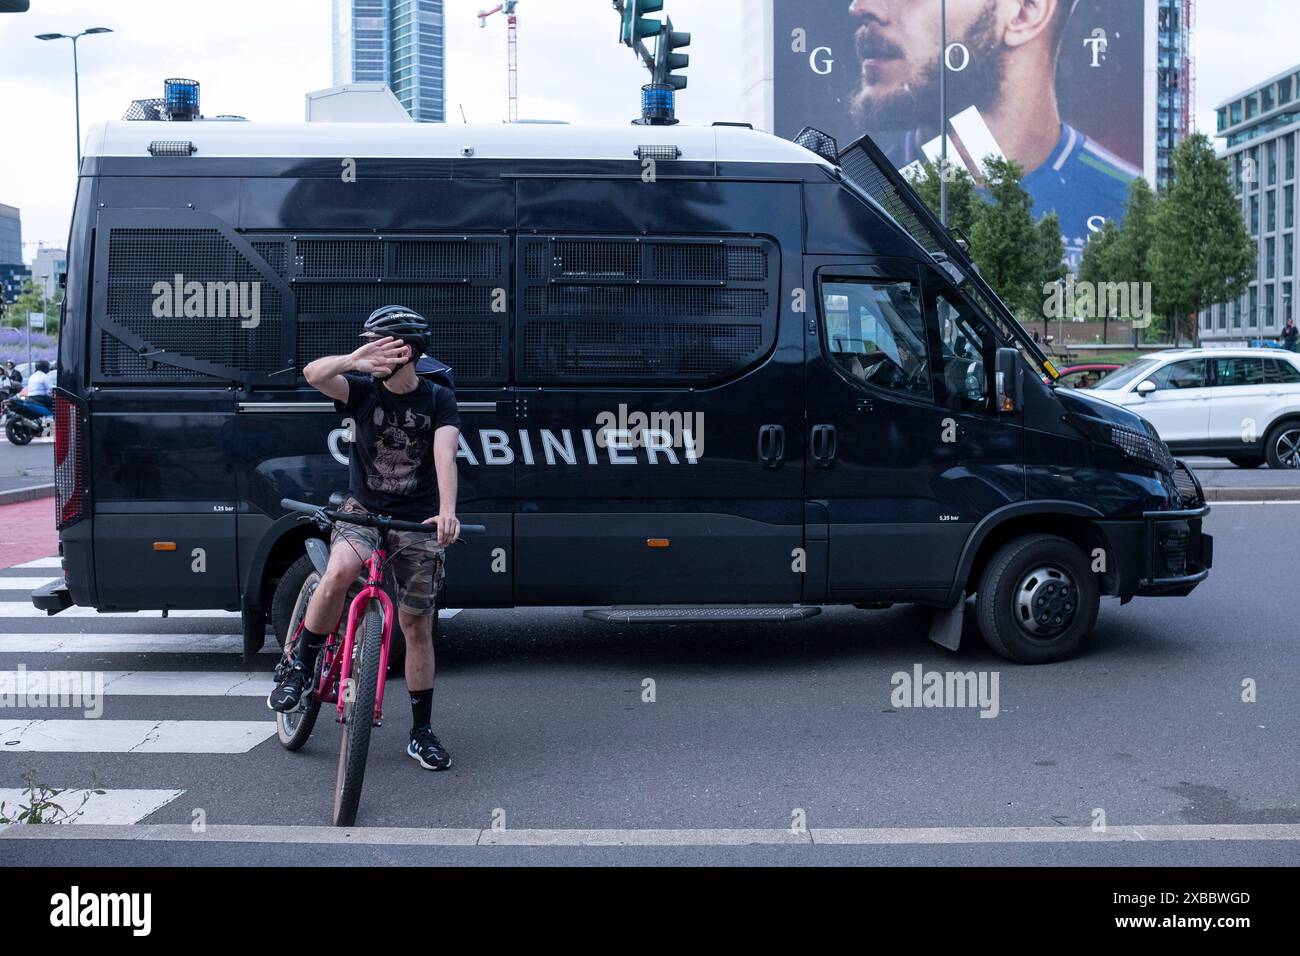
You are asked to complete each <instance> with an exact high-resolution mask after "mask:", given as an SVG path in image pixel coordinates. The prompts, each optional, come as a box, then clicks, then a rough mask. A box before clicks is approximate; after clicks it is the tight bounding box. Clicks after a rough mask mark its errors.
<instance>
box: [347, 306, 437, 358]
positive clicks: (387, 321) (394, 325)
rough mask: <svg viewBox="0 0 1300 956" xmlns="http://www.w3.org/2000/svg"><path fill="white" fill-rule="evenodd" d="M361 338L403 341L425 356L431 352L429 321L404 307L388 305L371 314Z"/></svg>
mask: <svg viewBox="0 0 1300 956" xmlns="http://www.w3.org/2000/svg"><path fill="white" fill-rule="evenodd" d="M361 337H362V338H368V339H383V338H394V339H401V340H402V341H403V342H405V343H406V344H407V345H409V346H411V347H412V348H414V349H415V350H416V351H417V352H418V353H419V354H421V355H423V354H424V353H425V352H428V351H429V321H428V319H426V318H425V317H424V316H422V315H421V314H420V313H419V312H415V311H413V310H411V309H408V308H407V307H406V306H404V305H386V306H384V307H383V308H379V309H375V311H374V312H371V313H370V318H368V319H366V324H365V325H364V326H362V328H361Z"/></svg>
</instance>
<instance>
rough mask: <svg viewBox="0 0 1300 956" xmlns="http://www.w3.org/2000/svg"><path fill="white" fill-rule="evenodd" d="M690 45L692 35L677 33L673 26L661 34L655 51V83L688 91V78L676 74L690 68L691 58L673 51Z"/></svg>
mask: <svg viewBox="0 0 1300 956" xmlns="http://www.w3.org/2000/svg"><path fill="white" fill-rule="evenodd" d="M690 45H691V35H690V34H689V33H679V32H675V31H674V30H672V29H671V26H670V28H669V29H665V30H664V32H663V33H661V34H659V44H658V47H657V49H656V50H655V82H657V83H663V84H664V85H666V86H671V87H672V88H673V89H675V90H684V89H686V77H684V76H676V75H675V74H676V72H677V71H678V70H684V69H686V68H687V67H688V66H690V65H691V58H690V57H689V56H688V55H687V54H685V53H674V52H673V51H674V50H679V49H681V48H682V47H687V46H690Z"/></svg>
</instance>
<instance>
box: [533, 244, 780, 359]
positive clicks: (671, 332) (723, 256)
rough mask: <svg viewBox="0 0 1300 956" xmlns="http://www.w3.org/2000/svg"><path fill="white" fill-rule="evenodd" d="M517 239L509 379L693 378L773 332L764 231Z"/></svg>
mask: <svg viewBox="0 0 1300 956" xmlns="http://www.w3.org/2000/svg"><path fill="white" fill-rule="evenodd" d="M520 245H521V255H522V257H523V268H522V269H521V272H520V290H519V306H520V313H519V317H518V326H519V332H518V337H517V339H516V345H515V347H516V349H517V350H518V358H517V363H518V365H517V368H518V372H519V375H520V379H521V381H526V382H540V383H554V384H562V383H565V382H581V383H594V382H608V383H626V382H633V383H659V384H666V383H670V382H672V383H679V384H699V383H703V382H710V381H716V380H719V379H721V378H725V377H727V376H730V375H734V374H736V373H738V372H740V371H742V370H743V369H744V368H746V367H748V366H750V365H752V364H754V363H755V362H757V361H759V360H760V359H761V358H762V357H763V356H764V355H765V354H766V353H767V352H768V350H769V349H770V348H771V346H772V343H773V341H774V339H775V336H776V326H777V312H778V301H777V299H778V290H777V286H776V274H777V271H778V270H777V266H776V264H775V262H776V260H775V259H774V256H775V254H776V247H775V245H774V244H773V243H772V242H771V241H770V240H766V239H758V238H750V237H745V238H743V239H742V238H736V239H724V240H721V241H720V240H717V239H706V238H670V237H663V238H660V237H655V236H647V237H642V238H639V239H627V238H622V237H609V238H606V237H600V238H595V237H592V238H588V237H583V238H551V239H537V238H529V239H524V240H521V242H520ZM769 262H772V263H773V264H772V265H769Z"/></svg>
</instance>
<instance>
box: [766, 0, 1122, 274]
mask: <svg viewBox="0 0 1300 956" xmlns="http://www.w3.org/2000/svg"><path fill="white" fill-rule="evenodd" d="M772 4H773V26H774V34H775V37H774V38H775V43H774V53H773V59H774V63H773V73H772V77H773V91H772V104H773V123H774V126H773V128H774V131H775V132H776V134H777V135H778V136H784V137H787V138H790V137H793V136H795V135H796V134H797V133H798V132H799V130H800V129H802V128H803V127H804V126H814V127H816V128H818V129H820V130H824V131H825V132H827V133H830V134H831V135H833V136H834V137H835V138H836V139H837V140H839V142H840V144H841V145H846V144H847V143H849V142H851V141H852V140H854V139H856V138H857V137H858V136H860V135H861V134H863V133H868V134H870V135H871V137H872V139H874V140H875V141H876V142H877V144H879V145H880V146H881V148H883V149H884V150H885V152H886V153H887V154H888V155H889V156H890V158H891V159H893V161H894V162H895V164H896V165H897V166H898V167H899V168H906V167H908V166H910V165H911V164H913V163H919V162H924V161H925V160H927V159H929V160H937V159H938V158H939V156H940V148H941V140H940V138H939V137H940V128H939V127H940V103H939V78H940V46H941V41H940V0H772ZM1145 6H1146V3H1145V2H1143V0H947V8H948V9H947V27H948V50H947V55H946V58H947V64H948V83H947V108H946V113H947V117H948V128H947V134H948V158H949V161H950V162H956V163H961V164H962V165H963V166H965V167H966V168H967V170H968V171H969V172H971V173H972V174H973V175H975V177H976V178H977V179H979V178H980V172H981V165H982V162H983V160H984V159H985V158H986V157H987V156H990V155H993V156H1000V157H1006V158H1009V159H1013V160H1015V161H1016V162H1018V163H1019V164H1020V165H1021V166H1023V167H1024V168H1025V170H1026V175H1025V179H1024V185H1025V188H1026V189H1027V190H1028V192H1029V193H1030V195H1031V196H1032V197H1033V199H1034V214H1035V217H1041V216H1043V215H1046V214H1047V213H1049V212H1053V211H1055V212H1056V213H1057V215H1058V216H1059V217H1060V220H1061V229H1062V232H1063V234H1064V237H1065V240H1066V246H1067V250H1068V251H1069V254H1070V258H1072V259H1076V258H1077V256H1078V255H1079V253H1080V252H1081V250H1082V248H1083V245H1084V244H1085V242H1086V240H1087V237H1088V235H1089V234H1090V232H1093V231H1096V230H1097V229H1099V228H1100V226H1101V223H1102V222H1103V221H1104V220H1105V219H1116V220H1118V219H1120V218H1122V215H1123V209H1124V202H1125V200H1126V198H1127V196H1128V191H1129V185H1130V184H1131V183H1132V181H1133V180H1134V179H1135V178H1137V177H1138V176H1140V175H1142V165H1143V148H1144V141H1145V133H1146V130H1145V124H1144V118H1143V117H1144V101H1145V97H1144V57H1145V53H1146V38H1145V36H1144V26H1145V23H1146V19H1145V14H1144V7H1145Z"/></svg>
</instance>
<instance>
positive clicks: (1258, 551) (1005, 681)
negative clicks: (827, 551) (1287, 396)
mask: <svg viewBox="0 0 1300 956" xmlns="http://www.w3.org/2000/svg"><path fill="white" fill-rule="evenodd" d="M1207 530H1209V531H1210V532H1211V533H1213V534H1214V535H1215V536H1216V568H1215V570H1214V572H1213V574H1212V575H1211V577H1210V579H1209V580H1208V581H1207V582H1206V583H1205V584H1204V585H1202V586H1201V587H1200V588H1199V589H1198V590H1197V591H1196V592H1195V593H1194V594H1193V595H1192V596H1191V597H1188V598H1183V599H1139V600H1137V601H1134V602H1133V603H1131V604H1129V605H1128V606H1126V607H1120V606H1119V604H1118V602H1114V601H1107V602H1105V603H1104V604H1103V607H1102V614H1101V619H1100V623H1099V627H1098V631H1097V634H1096V638H1095V640H1094V641H1093V642H1092V643H1091V645H1090V646H1089V647H1088V648H1087V650H1086V652H1085V653H1084V654H1083V655H1082V656H1080V657H1079V658H1077V659H1076V660H1073V661H1070V662H1067V663H1063V664H1056V665H1051V666H1044V667H1021V666H1016V665H1013V664H1009V663H1007V662H1005V661H1003V660H1001V659H1000V658H997V657H995V656H994V655H993V654H992V653H991V652H990V651H989V650H988V649H987V648H986V647H985V646H984V644H983V643H982V641H981V640H980V638H979V637H978V635H977V633H976V632H975V630H974V629H973V627H972V626H971V625H972V623H973V622H971V621H970V620H969V618H970V616H969V615H968V622H967V628H966V632H965V635H964V639H963V646H962V648H961V650H960V651H959V652H957V653H956V654H950V653H949V652H947V651H944V650H942V649H940V648H938V647H936V646H934V645H931V644H929V643H928V642H927V641H926V640H925V636H924V635H925V624H926V620H925V613H924V612H923V611H921V610H920V609H917V608H913V607H907V606H900V607H896V608H893V609H890V610H886V611H858V610H854V609H831V610H828V611H826V612H825V613H823V614H822V615H820V616H819V617H815V618H813V619H811V620H809V621H807V622H804V623H799V624H788V625H672V626H666V625H638V626H626V625H607V624H600V623H596V622H592V621H588V620H586V619H584V618H583V617H582V616H581V613H580V611H577V610H569V609H545V610H520V611H467V612H463V613H461V614H459V615H457V616H455V617H454V618H453V619H452V620H450V621H449V622H447V624H446V625H445V631H444V639H443V641H442V643H441V645H440V658H439V662H440V666H441V668H442V673H441V675H440V678H439V683H438V688H437V694H436V699H435V710H434V727H435V730H436V731H437V732H438V733H439V735H440V736H441V737H442V739H443V741H444V742H445V743H446V744H447V746H448V747H449V748H450V749H451V751H452V754H453V756H454V758H455V763H454V766H453V767H452V769H451V770H449V771H447V772H445V773H440V774H432V773H428V772H425V771H422V770H420V769H419V767H418V766H417V765H416V764H415V763H414V762H413V761H411V760H409V759H408V758H407V757H406V756H405V755H404V751H403V747H404V744H405V733H406V727H407V725H408V717H407V708H406V703H405V698H404V696H403V695H402V693H401V684H400V682H394V683H393V684H390V695H391V696H390V697H389V707H388V714H389V717H390V719H389V720H387V721H386V722H385V726H384V727H383V728H381V729H379V730H378V731H376V733H375V736H374V739H373V741H372V747H371V758H370V762H369V769H368V772H367V777H366V786H365V794H364V797H363V800H362V806H361V813H360V816H359V819H358V826H359V828H360V829H358V830H357V831H355V832H354V833H353V834H351V835H349V836H348V837H347V838H346V840H347V842H346V843H345V844H338V843H332V842H320V841H330V840H335V839H338V837H339V833H338V831H332V830H330V829H329V828H328V827H327V825H328V822H329V814H330V806H331V800H332V793H333V783H334V773H335V766H336V755H337V741H338V732H337V727H336V725H335V724H333V723H332V722H330V721H329V720H328V718H327V717H322V720H321V722H320V723H319V724H318V725H317V729H316V733H315V735H314V737H313V739H312V740H311V742H310V743H309V744H308V745H307V747H306V748H305V749H304V750H303V751H301V752H300V753H297V754H291V753H287V752H285V751H284V750H282V749H281V748H280V746H279V745H278V743H277V742H276V741H275V739H274V737H273V736H270V719H269V715H268V712H267V711H266V709H265V705H264V703H263V700H262V698H261V696H260V695H261V694H262V693H264V691H265V690H266V689H268V688H269V676H268V674H267V673H266V672H267V671H269V669H270V667H271V665H272V657H270V656H269V655H266V656H263V657H262V658H261V659H259V661H258V662H257V663H256V664H255V665H253V666H251V667H246V666H245V665H243V664H242V663H241V662H240V661H239V659H238V658H237V657H236V656H235V655H234V654H233V653H231V650H232V649H233V647H234V646H235V642H236V639H235V638H234V637H233V634H234V632H235V630H237V628H236V623H235V620H234V619H233V618H203V617H189V618H187V617H176V616H173V617H171V618H169V619H166V620H162V619H159V618H158V617H156V616H148V617H146V616H122V615H97V616H96V615H86V616H79V617H69V616H67V615H59V616H56V617H53V618H49V619H42V618H36V617H34V616H28V617H13V616H6V617H3V618H0V669H2V670H6V671H12V670H15V669H16V668H18V666H19V665H20V664H21V665H22V666H24V667H25V668H26V669H27V670H28V671H29V672H30V671H37V670H77V671H96V670H98V671H105V672H109V679H110V683H109V688H110V691H109V696H107V697H106V698H105V700H104V712H103V716H102V717H101V718H100V719H99V720H97V721H88V720H84V719H81V716H80V712H79V711H70V710H61V711H54V710H49V709H36V708H30V707H29V708H12V707H6V708H5V709H3V710H0V725H3V726H2V727H0V787H17V786H19V783H18V780H19V776H20V774H22V773H23V772H24V771H26V770H28V769H33V770H35V771H36V774H37V777H38V779H40V780H42V781H44V782H47V783H49V784H51V785H54V786H63V787H80V786H87V785H90V784H91V782H92V780H97V781H98V782H99V783H100V785H102V786H103V787H105V788H106V789H107V790H108V792H109V795H108V796H106V797H105V798H94V799H93V800H92V802H91V803H88V804H87V813H88V817H87V823H83V824H79V825H77V826H71V827H50V828H42V829H41V830H36V829H35V828H30V827H29V828H21V829H22V830H23V833H22V834H21V836H22V837H23V838H21V839H15V838H14V837H15V836H16V835H17V834H16V833H15V830H16V829H19V828H10V829H9V830H8V831H0V862H3V863H5V864H9V865H14V864H37V863H59V862H66V863H77V864H86V863H91V864H105V865H108V864H122V863H174V864H184V865H194V864H207V863H226V864H230V863H235V864H259V863H267V864H277V865H283V864H285V863H324V862H336V861H338V860H339V859H346V860H349V861H354V862H422V863H463V864H499V863H507V862H508V863H519V864H535V863H609V864H631V863H790V864H808V865H817V864H828V863H874V864H907V863H912V864H954V865H969V864H1001V863H1010V864H1026V865H1044V864H1081V865H1139V864H1174V865H1178V864H1229V865H1238V864H1265V865H1269V864H1279V865H1280V864H1294V863H1295V862H1296V861H1297V859H1300V801H1298V797H1297V795H1298V794H1300V759H1297V758H1298V757H1300V743H1297V741H1300V696H1298V695H1297V693H1296V690H1295V688H1296V687H1297V686H1300V649H1297V644H1296V625H1295V619H1296V614H1295V612H1296V605H1297V597H1296V588H1295V585H1294V582H1295V577H1296V561H1297V555H1300V547H1298V546H1297V541H1298V540H1300V506H1297V505H1292V504H1272V505H1227V504H1223V505H1218V506H1216V508H1215V511H1214V513H1213V514H1212V515H1211V516H1210V518H1209V519H1208V528H1207ZM42 573H48V572H43V571H42V570H41V569H39V568H37V569H22V568H12V569H8V570H5V571H0V602H3V601H10V602H21V601H22V600H23V599H25V592H24V591H23V590H21V589H18V588H15V589H11V590H4V584H5V580H15V581H17V580H19V579H21V578H30V577H33V576H40V575H41V574H42ZM23 587H26V582H24V583H23ZM18 606H19V605H17V604H11V605H4V604H3V603H0V612H3V610H4V608H5V607H10V608H16V607H18ZM6 613H8V612H6ZM14 613H18V612H17V611H16V610H15V611H14ZM95 635H104V636H101V637H96V636H95ZM223 635H224V636H223ZM57 642H62V643H57ZM125 642H130V644H129V645H128V644H126V643H125ZM178 645H183V646H178ZM173 648H174V649H173ZM917 665H920V666H921V667H922V668H924V669H926V670H938V671H975V672H981V673H984V674H985V675H986V678H991V675H992V674H993V673H996V674H997V675H998V679H999V685H998V686H999V695H998V703H999V709H998V714H997V716H996V717H993V718H981V717H980V716H979V713H978V712H977V711H976V710H974V709H910V708H909V709H903V708H898V707H896V706H894V702H893V701H892V700H891V693H892V692H893V690H894V684H893V682H892V677H893V675H895V674H896V673H900V672H903V673H911V672H912V671H913V668H914V667H915V666H917ZM140 671H147V672H150V674H149V675H145V676H146V677H152V679H155V680H157V679H163V680H168V678H166V677H165V676H164V677H162V678H159V675H158V673H157V672H177V673H182V674H185V675H187V676H185V677H181V678H175V679H174V680H175V683H168V684H164V685H158V686H154V687H152V688H150V687H148V686H146V687H143V688H141V687H139V686H137V687H136V688H135V690H134V691H133V692H131V693H126V691H128V690H130V689H131V685H132V681H135V682H137V684H138V682H139V680H140V678H139V676H138V675H137V676H135V677H122V676H118V675H119V672H127V673H128V674H136V673H137V672H140ZM195 672H203V673H202V674H200V675H199V676H194V675H195ZM647 681H653V682H654V683H653V687H654V695H653V696H654V701H653V702H647V701H646V700H645V699H644V697H645V687H646V686H647V685H646V682H647ZM1246 681H1250V682H1253V683H1254V686H1255V687H1256V689H1257V701H1256V702H1253V703H1245V702H1243V700H1242V693H1243V682H1246ZM205 682H206V683H205ZM114 683H116V684H117V686H118V688H119V689H121V690H122V691H124V693H122V694H120V695H119V694H115V693H114V692H113V690H112V688H113V686H114ZM200 688H201V689H202V692H203V693H205V694H209V693H210V694H218V695H220V696H196V694H197V693H198V692H199V690H200ZM141 691H143V692H144V695H143V696H137V695H136V692H141ZM244 694H247V695H249V696H240V695H244ZM252 695H257V696H252ZM51 719H55V720H59V719H62V720H67V721H68V724H67V725H60V726H59V727H56V726H55V725H53V724H50V725H35V724H32V723H31V721H34V720H51ZM126 721H141V722H142V723H141V724H139V725H136V724H126V723H119V722H126ZM174 721H197V722H199V723H198V724H183V725H182V724H175V723H172V722H174ZM217 722H227V723H221V724H218V723H217ZM114 724H116V725H117V726H118V727H119V728H127V730H128V732H127V733H126V738H127V739H126V740H125V742H123V739H122V737H121V735H120V734H119V735H117V736H116V737H115V736H114V734H113V727H112V726H110V725H114ZM90 725H94V726H93V727H92V726H90ZM60 728H62V729H60ZM130 728H135V729H134V730H130ZM141 728H143V729H141ZM61 733H66V734H70V735H72V739H73V742H72V743H59V742H58V739H59V734H61ZM132 733H135V734H137V735H138V737H139V739H138V740H137V739H133V738H131V734H132ZM92 738H93V741H92ZM52 740H53V741H54V743H52V744H51V743H50V741H52ZM105 741H108V743H105ZM114 741H115V742H114ZM190 744H192V745H193V746H194V748H195V749H200V750H207V751H209V752H200V753H181V752H172V751H175V750H183V749H185V748H186V747H187V746H188V745H190ZM49 747H53V748H54V751H53V752H51V751H50V750H49V749H46V748H49ZM92 747H99V748H101V749H104V748H109V749H111V748H112V747H116V748H117V749H119V750H124V751H129V752H115V753H112V752H91V749H90V748H92ZM220 747H226V748H228V749H233V750H234V751H235V752H227V753H221V752H212V751H213V750H214V748H218V749H219V748H220ZM59 748H63V750H64V751H70V752H59ZM153 751H162V752H153ZM141 794H144V795H143V796H141ZM151 794H152V795H151ZM117 797H121V798H122V799H123V800H125V801H126V802H125V804H124V806H125V809H123V810H122V811H121V812H122V813H125V814H126V816H125V817H123V818H122V819H125V820H127V821H128V824H127V825H121V826H116V827H114V828H112V829H109V830H104V831H99V830H96V829H95V828H93V827H92V826H90V825H89V820H90V819H92V817H93V818H95V819H98V818H100V817H99V816H95V815H91V811H92V810H97V808H98V809H104V808H106V807H108V803H97V802H95V801H96V800H100V799H102V800H104V801H112V800H114V799H116V798H117ZM154 807H156V809H154ZM1099 812H1101V813H1104V815H1105V821H1106V823H1107V826H1108V829H1107V833H1108V834H1109V835H1110V836H1112V837H1114V839H1102V838H1097V839H1092V838H1089V837H1088V836H1087V834H1088V833H1089V832H1090V831H1089V830H1088V829H1087V828H1089V827H1090V825H1091V824H1093V823H1094V821H1096V820H1097V819H1098V813H1099ZM106 819H109V820H111V819H115V818H114V817H113V815H112V814H111V813H109V814H107V817H106ZM196 820H201V821H202V822H203V823H204V824H205V825H206V827H207V828H208V829H206V830H204V831H203V832H202V833H197V834H196V833H195V832H194V823H195V821H196ZM800 820H806V825H807V827H808V828H809V829H810V830H811V831H812V835H811V837H809V836H800V835H798V834H797V833H796V834H791V833H790V827H791V824H792V821H800ZM494 822H495V823H496V824H497V825H498V826H499V825H501V824H504V828H505V829H504V830H498V829H494ZM154 824H156V825H160V826H158V827H157V828H153V829H151V828H150V825H154ZM246 825H252V826H254V827H257V828H261V829H254V830H246V829H239V828H240V827H244V826H246ZM1243 826H1256V827H1258V830H1254V831H1250V832H1251V833H1256V834H1257V836H1258V838H1255V839H1235V838H1232V839H1219V838H1212V837H1223V836H1224V835H1226V834H1229V833H1231V834H1233V835H1234V836H1239V835H1241V831H1240V830H1234V828H1240V827H1243ZM231 827H235V828H236V829H229V828H231ZM1144 827H1152V828H1156V829H1150V830H1143V829H1141V828H1144ZM376 828H396V829H393V830H382V829H376ZM833 828H851V830H850V831H849V832H848V833H847V836H846V835H845V834H841V836H846V839H848V840H849V842H848V844H847V845H824V844H825V843H826V842H827V841H828V839H830V838H831V837H832V836H833V834H832V833H831V830H832V829H833ZM880 828H897V829H895V830H889V831H887V832H885V831H881V830H880ZM972 828H995V829H994V830H989V831H982V830H975V829H972ZM1022 828H1023V829H1022ZM1133 828H1139V829H1136V830H1134V829H1133ZM737 829H742V830H745V831H753V833H756V834H758V837H757V838H753V839H751V837H752V834H751V837H746V835H745V834H741V835H739V836H736V835H735V831H736V830H737ZM593 831H602V832H605V833H608V832H609V831H613V835H612V836H610V837H609V839H610V840H613V841H616V842H617V841H621V842H638V841H641V842H648V843H650V844H651V845H646V846H591V845H572V844H574V843H584V842H586V843H590V842H592V840H593V839H594V840H597V841H599V840H600V839H601V837H600V836H599V834H596V835H595V836H594V837H593V835H592V832H593ZM683 831H689V832H685V833H684V832H683ZM1058 831H1059V832H1060V833H1061V834H1062V836H1060V837H1057V836H1056V832H1058ZM584 832H585V833H586V836H582V835H581V834H582V833H584ZM882 832H884V836H881V834H882ZM575 833H577V834H579V836H576V837H575V836H574V834H575ZM1080 833H1082V834H1083V838H1078V836H1077V835H1078V834H1080ZM565 834H568V836H566V835H565ZM863 834H867V835H866V836H863ZM1125 834H1128V836H1127V837H1125V836H1124V835H1125ZM1279 834H1292V835H1291V836H1289V837H1286V838H1279V836H1278V835H1279ZM783 835H784V836H789V837H790V839H789V840H788V841H785V840H784V839H783ZM73 836H80V837H83V838H82V839H72V838H71V837H73ZM28 837H39V838H38V839H30V838H28ZM141 837H149V839H141ZM1121 837H1123V838H1121ZM430 840H432V841H434V842H435V843H436V844H439V845H418V844H420V843H422V842H428V841H430ZM864 840H866V841H869V842H863V841H864ZM512 841H518V842H523V843H525V844H533V845H522V846H520V845H487V844H491V843H510V842H512ZM854 841H856V842H854ZM736 842H738V843H740V844H741V845H728V844H729V843H736ZM747 842H753V843H757V844H758V845H744V844H746V843H747ZM539 844H540V845H539ZM545 844H558V845H545Z"/></svg>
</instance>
